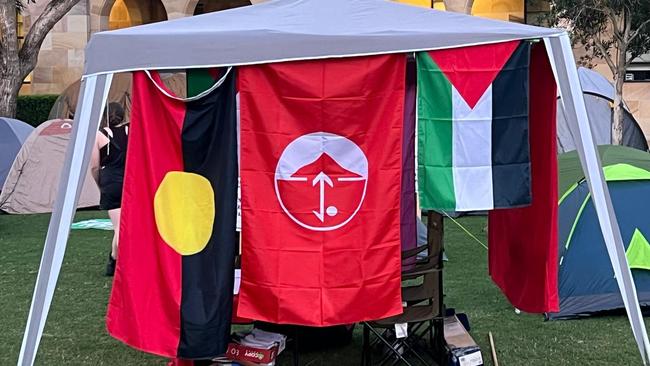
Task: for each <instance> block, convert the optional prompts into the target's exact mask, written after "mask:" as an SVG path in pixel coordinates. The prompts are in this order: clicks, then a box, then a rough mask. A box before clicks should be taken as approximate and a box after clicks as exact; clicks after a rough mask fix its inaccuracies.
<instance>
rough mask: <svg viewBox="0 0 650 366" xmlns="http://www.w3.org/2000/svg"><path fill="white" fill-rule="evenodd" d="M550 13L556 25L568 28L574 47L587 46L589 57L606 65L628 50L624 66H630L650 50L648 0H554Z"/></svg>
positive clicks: (649, 8) (649, 9)
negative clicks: (598, 59)
mask: <svg viewBox="0 0 650 366" xmlns="http://www.w3.org/2000/svg"><path fill="white" fill-rule="evenodd" d="M551 14H552V17H553V20H554V25H556V26H562V27H566V28H567V29H568V30H569V32H570V34H571V37H572V40H573V41H574V44H575V45H577V46H584V48H585V51H587V57H591V58H603V59H605V61H606V62H607V60H608V59H612V58H614V57H615V56H616V55H617V54H618V51H619V49H621V48H625V51H627V55H626V56H627V57H626V61H625V64H624V65H621V66H625V67H627V66H629V63H630V62H631V61H632V60H633V59H634V58H636V57H638V56H640V55H642V54H644V53H647V52H648V50H650V27H649V26H648V23H650V1H648V0H553V1H552V5H551ZM608 64H609V62H608ZM611 66H612V65H610V67H611ZM612 72H614V70H612Z"/></svg>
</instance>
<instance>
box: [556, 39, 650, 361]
mask: <svg viewBox="0 0 650 366" xmlns="http://www.w3.org/2000/svg"><path fill="white" fill-rule="evenodd" d="M545 44H546V47H547V52H548V53H549V57H550V59H551V60H552V62H551V64H552V65H553V72H554V73H555V78H556V80H557V83H558V86H559V90H560V96H561V100H562V105H563V107H564V112H565V116H566V117H567V122H568V125H569V130H570V132H571V135H572V137H573V139H574V141H575V144H576V148H577V152H578V156H579V157H580V162H581V164H582V169H583V171H584V174H585V178H586V180H587V184H588V185H589V190H590V192H591V197H592V202H593V204H594V207H595V208H596V213H597V216H598V221H599V222H600V228H601V231H602V233H603V238H604V239H605V245H606V247H607V253H608V254H609V258H610V261H611V263H612V268H613V269H614V275H615V276H616V281H617V282H618V287H619V289H620V291H621V296H622V298H623V303H624V304H625V309H626V310H627V315H628V318H629V320H630V324H631V325H632V332H633V334H634V338H635V340H636V343H637V346H638V347H639V352H640V353H641V358H642V359H643V364H644V365H648V360H649V359H650V353H649V352H650V342H648V333H647V331H646V328H645V324H644V321H643V315H642V313H641V308H640V307H639V300H638V297H637V293H636V287H635V285H634V279H633V278H632V272H631V271H630V267H629V266H628V263H627V258H626V256H625V246H624V245H623V239H622V237H621V231H620V229H619V226H618V221H616V215H615V213H614V208H613V206H612V201H611V198H610V195H609V189H608V188H607V183H606V182H605V177H604V175H603V170H602V164H601V162H600V157H599V156H598V151H597V149H596V144H595V142H594V137H593V134H592V131H591V126H590V125H589V120H588V118H587V109H586V107H585V102H584V97H583V94H582V88H581V87H580V79H579V77H578V71H577V68H576V64H575V59H574V57H573V50H572V47H571V42H570V40H569V36H568V34H566V33H564V34H562V35H561V36H559V37H553V38H548V39H545Z"/></svg>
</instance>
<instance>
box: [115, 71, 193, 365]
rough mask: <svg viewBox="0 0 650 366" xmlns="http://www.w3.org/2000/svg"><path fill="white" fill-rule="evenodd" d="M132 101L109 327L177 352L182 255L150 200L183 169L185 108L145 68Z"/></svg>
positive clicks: (141, 344)
mask: <svg viewBox="0 0 650 366" xmlns="http://www.w3.org/2000/svg"><path fill="white" fill-rule="evenodd" d="M132 105H133V108H132V110H131V128H130V130H131V131H130V133H129V149H128V153H127V160H126V173H125V176H124V191H123V197H122V202H123V204H122V216H121V218H120V252H119V258H118V268H117V271H116V272H115V278H114V279H113V289H112V292H111V298H110V301H109V306H108V314H107V315H106V326H107V328H108V331H109V333H110V334H111V335H112V336H113V337H115V338H117V339H119V340H121V341H123V342H125V343H127V344H129V345H130V346H132V347H135V348H137V349H139V350H142V351H146V352H151V353H155V354H159V355H164V356H176V355H177V349H178V344H179V337H180V325H181V312H180V304H181V282H182V278H181V271H182V266H181V263H182V259H181V256H180V255H179V254H178V253H176V252H175V251H174V250H173V249H172V248H171V247H169V246H168V245H167V244H165V242H164V241H163V239H162V238H161V237H160V234H159V233H158V228H157V226H156V220H155V217H154V210H153V202H154V196H155V194H156V190H157V189H158V187H159V185H160V182H162V180H163V178H164V177H165V175H166V174H167V173H168V172H170V171H182V170H183V154H182V146H181V129H182V126H183V119H184V117H185V108H184V106H183V105H182V103H177V102H176V101H174V100H172V99H170V98H167V97H164V96H162V94H161V92H160V91H159V90H158V89H157V88H156V86H155V85H154V84H153V83H152V82H151V81H150V80H149V78H148V77H147V75H145V73H144V72H138V73H134V74H133V104H132Z"/></svg>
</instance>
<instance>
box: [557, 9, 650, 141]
mask: <svg viewBox="0 0 650 366" xmlns="http://www.w3.org/2000/svg"><path fill="white" fill-rule="evenodd" d="M551 24H552V25H555V26H560V27H563V28H566V29H567V30H568V31H569V33H570V35H571V39H572V41H573V43H574V46H575V47H582V48H584V50H585V51H586V52H585V54H584V55H583V56H582V57H581V60H580V61H581V63H583V64H587V65H591V64H592V61H594V60H598V59H602V60H604V61H605V63H607V65H608V66H609V69H610V70H611V72H612V75H613V78H614V83H615V90H616V95H615V100H614V123H613V124H612V142H613V143H614V144H620V142H621V141H622V137H623V113H622V108H623V102H622V101H623V82H624V81H625V71H626V70H627V68H628V66H630V63H631V62H632V60H634V59H635V58H637V57H638V56H641V55H643V54H645V53H647V52H648V51H649V50H650V1H649V0H551Z"/></svg>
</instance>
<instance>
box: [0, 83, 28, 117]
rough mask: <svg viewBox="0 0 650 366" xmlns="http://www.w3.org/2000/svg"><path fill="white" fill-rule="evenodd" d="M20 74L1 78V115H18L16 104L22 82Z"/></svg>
mask: <svg viewBox="0 0 650 366" xmlns="http://www.w3.org/2000/svg"><path fill="white" fill-rule="evenodd" d="M22 81H23V80H22V79H21V78H20V76H19V75H15V76H5V75H3V76H2V77H1V78H0V100H1V101H2V103H0V117H9V118H15V117H16V104H17V102H18V92H19V91H20V86H21V84H22Z"/></svg>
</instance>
